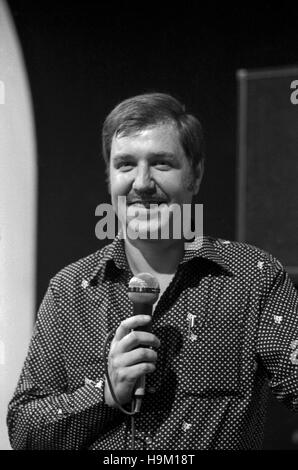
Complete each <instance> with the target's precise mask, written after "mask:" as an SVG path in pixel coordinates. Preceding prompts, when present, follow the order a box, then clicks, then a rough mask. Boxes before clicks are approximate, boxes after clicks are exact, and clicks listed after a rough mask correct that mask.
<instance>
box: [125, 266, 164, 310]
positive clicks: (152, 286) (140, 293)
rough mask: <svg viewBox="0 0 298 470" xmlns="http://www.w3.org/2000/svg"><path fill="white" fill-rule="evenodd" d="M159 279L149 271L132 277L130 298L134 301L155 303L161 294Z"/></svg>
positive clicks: (129, 286) (129, 288) (129, 290)
mask: <svg viewBox="0 0 298 470" xmlns="http://www.w3.org/2000/svg"><path fill="white" fill-rule="evenodd" d="M159 292H160V288H159V283H158V280H157V279H156V278H155V277H154V276H152V274H149V273H139V274H137V275H136V276H134V277H132V278H131V280H130V281H129V285H128V298H129V299H130V300H131V301H132V302H134V303H141V304H149V305H153V304H154V303H155V302H156V301H157V299H158V296H159Z"/></svg>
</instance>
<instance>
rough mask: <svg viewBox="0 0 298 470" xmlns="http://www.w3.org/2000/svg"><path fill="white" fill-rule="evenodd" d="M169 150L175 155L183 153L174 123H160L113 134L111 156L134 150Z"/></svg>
mask: <svg viewBox="0 0 298 470" xmlns="http://www.w3.org/2000/svg"><path fill="white" fill-rule="evenodd" d="M140 151H142V152H144V153H146V152H148V153H155V152H156V153H159V152H170V153H173V154H176V155H180V154H184V152H183V148H182V146H181V143H180V138H179V132H178V129H177V128H176V126H175V125H172V124H161V125H158V126H151V127H146V128H144V129H142V130H139V131H136V132H132V133H129V134H124V133H120V134H118V135H116V134H115V135H114V137H113V139H112V145H111V158H113V157H115V156H116V155H118V154H121V153H126V154H127V153H130V154H132V155H133V154H134V153H135V152H138V153H139V152H140Z"/></svg>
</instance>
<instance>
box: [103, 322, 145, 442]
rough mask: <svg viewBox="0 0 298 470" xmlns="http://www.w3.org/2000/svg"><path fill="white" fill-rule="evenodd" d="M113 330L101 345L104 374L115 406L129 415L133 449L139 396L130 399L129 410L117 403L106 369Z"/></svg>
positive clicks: (139, 402)
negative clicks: (108, 347)
mask: <svg viewBox="0 0 298 470" xmlns="http://www.w3.org/2000/svg"><path fill="white" fill-rule="evenodd" d="M114 334H115V332H114V331H110V332H109V333H108V334H107V336H106V339H105V342H104V346H103V353H104V368H105V376H106V379H107V382H108V385H109V389H110V392H111V395H112V397H113V400H114V402H115V403H116V405H117V407H118V408H119V409H120V410H121V411H122V413H124V414H126V415H128V416H130V423H131V448H132V450H135V419H134V417H135V415H136V414H138V413H139V412H140V406H141V400H142V399H141V398H138V399H137V400H135V399H134V398H133V399H132V401H131V411H128V410H126V409H125V408H123V406H122V405H121V404H120V403H119V401H118V399H117V397H116V394H115V392H114V389H113V385H112V382H111V379H110V376H109V370H108V361H107V359H106V358H107V346H108V342H109V340H110V339H111V337H112V336H114Z"/></svg>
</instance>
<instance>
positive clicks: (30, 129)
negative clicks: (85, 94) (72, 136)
mask: <svg viewBox="0 0 298 470" xmlns="http://www.w3.org/2000/svg"><path fill="white" fill-rule="evenodd" d="M35 225H36V152H35V135H34V125H33V116H32V107H31V98H30V93H29V86H28V82H27V76H26V71H25V67H24V62H23V58H22V54H21V50H20V45H19V43H18V38H17V35H16V31H15V28H14V25H13V22H12V19H11V16H10V13H9V11H8V7H7V5H6V3H4V1H3V0H0V449H9V448H10V445H9V441H8V437H7V430H6V412H7V404H8V401H9V399H10V398H11V396H12V393H13V390H14V388H15V386H16V381H17V378H18V375H19V373H20V370H21V367H22V363H23V361H24V357H25V354H26V350H27V348H28V344H29V338H30V336H31V332H32V326H33V318H34V309H35V246H36V227H35Z"/></svg>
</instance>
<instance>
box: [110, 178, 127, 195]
mask: <svg viewBox="0 0 298 470" xmlns="http://www.w3.org/2000/svg"><path fill="white" fill-rule="evenodd" d="M109 187H110V194H111V196H112V198H115V197H117V196H118V195H119V196H121V195H125V194H126V193H127V191H128V190H129V187H130V178H129V177H128V176H126V175H123V174H122V175H119V174H118V175H115V174H113V173H112V174H110V183H109Z"/></svg>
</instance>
